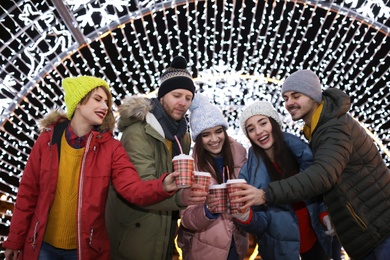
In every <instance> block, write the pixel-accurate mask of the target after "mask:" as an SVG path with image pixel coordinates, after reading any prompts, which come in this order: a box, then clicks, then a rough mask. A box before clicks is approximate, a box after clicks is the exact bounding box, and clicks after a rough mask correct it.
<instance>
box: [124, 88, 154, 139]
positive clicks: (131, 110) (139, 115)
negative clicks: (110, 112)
mask: <svg viewBox="0 0 390 260" xmlns="http://www.w3.org/2000/svg"><path fill="white" fill-rule="evenodd" d="M152 109H153V105H152V102H151V100H150V99H148V98H145V97H138V96H130V97H127V98H125V99H124V100H123V103H122V105H120V106H119V120H118V130H119V131H121V132H123V131H124V130H125V129H126V128H127V127H128V126H129V125H131V124H132V123H134V122H137V121H146V117H147V115H148V113H149V112H150V111H151V110H152Z"/></svg>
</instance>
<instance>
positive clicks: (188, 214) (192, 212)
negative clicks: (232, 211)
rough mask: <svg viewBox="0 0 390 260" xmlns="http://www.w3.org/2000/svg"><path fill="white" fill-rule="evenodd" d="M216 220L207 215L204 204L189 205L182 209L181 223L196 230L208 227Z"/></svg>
mask: <svg viewBox="0 0 390 260" xmlns="http://www.w3.org/2000/svg"><path fill="white" fill-rule="evenodd" d="M215 220H216V219H209V218H207V217H206V213H205V210H204V205H203V204H202V205H192V206H188V207H187V208H186V209H184V210H182V211H181V224H182V225H183V226H184V227H185V228H187V229H189V230H192V231H195V232H199V231H202V230H205V229H207V228H208V226H209V225H210V224H212V223H213V222H214V221H215Z"/></svg>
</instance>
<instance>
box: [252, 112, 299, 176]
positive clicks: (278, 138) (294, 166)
mask: <svg viewBox="0 0 390 260" xmlns="http://www.w3.org/2000/svg"><path fill="white" fill-rule="evenodd" d="M268 119H269V121H270V122H271V125H272V135H273V138H274V144H273V149H274V158H275V163H276V164H277V165H278V167H279V170H280V171H281V172H279V171H278V170H277V169H276V168H275V165H274V163H273V162H272V161H271V160H270V158H269V157H268V155H267V154H266V153H265V151H264V149H262V148H260V147H259V146H258V145H257V144H255V143H254V142H253V141H252V139H249V140H250V142H251V144H252V147H253V151H254V153H255V155H256V156H257V158H259V159H260V158H263V161H264V164H265V166H266V168H267V170H268V173H269V176H270V178H271V181H277V180H281V179H286V178H288V177H290V176H293V175H295V174H297V173H298V172H299V165H298V162H297V160H296V159H295V157H294V155H293V153H292V152H291V150H290V148H289V147H288V146H287V145H286V143H285V142H284V138H283V132H282V129H281V128H280V125H279V124H278V123H277V122H276V121H275V119H273V118H272V117H268ZM259 166H260V160H257V166H256V172H257V169H258V167H259Z"/></svg>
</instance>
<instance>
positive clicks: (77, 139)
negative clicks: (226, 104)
mask: <svg viewBox="0 0 390 260" xmlns="http://www.w3.org/2000/svg"><path fill="white" fill-rule="evenodd" d="M62 86H63V88H64V93H65V95H64V99H65V104H66V112H63V111H60V110H53V111H51V112H50V113H49V114H48V115H46V116H45V117H44V119H42V120H41V121H40V127H41V134H40V136H39V137H38V139H37V140H36V143H35V144H34V146H33V148H32V150H31V153H30V156H29V159H28V161H27V164H26V166H25V169H24V173H23V176H22V179H21V182H20V185H19V190H18V195H17V200H16V203H15V207H14V211H13V216H12V220H11V225H10V230H9V235H8V237H7V240H6V241H5V242H4V243H3V244H2V247H3V248H5V257H6V259H7V260H11V259H12V260H16V259H29V260H30V259H40V260H46V259H64V260H68V259H114V260H116V259H134V260H144V259H146V260H149V259H153V260H154V259H156V260H160V259H161V260H170V259H172V257H173V252H174V247H175V245H174V239H175V238H176V237H177V244H178V246H179V247H180V248H181V250H182V254H183V258H184V259H188V260H190V259H194V260H203V259H213V260H225V259H229V260H239V259H244V258H245V257H246V255H247V252H248V247H249V240H248V233H249V234H253V235H254V236H255V237H256V242H257V244H258V251H259V255H260V256H261V258H262V259H263V260H279V259H282V260H283V259H288V260H290V259H292V260H294V259H303V260H311V259H315V260H318V259H320V260H321V259H330V258H331V253H332V252H331V246H332V240H337V241H340V243H341V245H342V246H343V248H344V250H345V251H346V252H347V254H348V255H349V257H351V258H352V259H363V260H374V259H376V260H384V259H390V171H389V169H388V167H387V166H386V164H385V162H384V160H383V158H382V156H381V154H380V153H379V151H378V149H377V147H376V145H375V143H374V142H373V141H372V139H371V138H370V136H369V135H368V134H367V133H366V131H365V129H364V128H362V127H361V125H360V124H359V123H358V122H357V121H356V120H355V119H354V118H353V117H351V115H350V114H349V113H348V111H349V109H350V107H351V101H350V97H349V96H348V95H347V94H346V93H344V92H343V91H341V90H339V89H336V88H329V89H326V90H324V91H323V90H322V85H321V83H320V80H319V78H318V76H317V75H316V74H315V73H314V72H313V71H310V70H298V71H296V72H294V73H292V74H291V75H290V76H288V77H287V78H286V80H285V81H284V83H283V86H282V89H281V94H282V97H283V100H284V104H285V108H286V110H287V111H288V112H289V113H290V115H291V117H292V119H293V120H294V121H297V120H301V119H302V120H303V121H304V123H305V125H304V129H303V133H304V136H305V138H306V139H307V140H308V142H305V141H303V140H302V139H301V138H299V137H297V136H295V135H293V134H290V133H287V132H283V131H282V127H283V121H282V120H281V117H280V116H279V114H278V113H277V111H276V110H275V108H274V107H273V106H272V104H271V103H269V102H267V101H257V102H254V103H252V104H250V105H248V106H246V107H245V108H244V109H243V111H242V112H241V114H240V115H239V120H240V125H241V129H242V131H243V133H244V135H245V136H246V137H247V138H248V139H249V141H250V144H251V147H250V148H249V149H248V151H247V150H246V149H245V148H244V147H243V145H242V144H240V143H239V142H238V141H237V140H235V139H233V138H232V137H230V136H229V135H228V131H227V130H228V127H229V125H228V122H227V121H226V119H225V117H224V116H223V113H222V111H221V110H220V109H219V108H218V107H217V106H215V105H214V104H212V103H211V102H210V101H209V100H208V98H207V97H206V96H204V95H203V94H201V93H196V87H195V84H194V82H193V79H192V76H191V73H190V72H189V71H188V70H187V61H186V59H185V58H184V57H182V56H177V57H175V58H174V59H173V60H172V63H171V65H170V67H168V68H167V69H166V70H165V71H164V72H163V73H162V75H161V77H160V86H159V89H158V93H157V97H156V98H147V97H142V96H130V97H128V98H125V99H124V100H123V102H122V104H121V105H120V107H119V119H118V122H116V120H115V118H114V115H113V111H112V103H113V101H112V95H111V92H110V86H109V85H108V83H107V82H106V81H104V80H103V79H101V78H97V77H94V76H79V77H69V78H65V79H64V80H63V81H62ZM188 110H189V124H188V122H187V117H186V114H187V112H188ZM188 125H189V127H190V129H188ZM115 126H117V129H118V130H119V131H120V132H121V137H120V140H117V139H115V138H114V137H113V130H114V129H115ZM191 139H192V141H193V143H194V145H193V147H192V152H191V153H192V156H193V158H194V163H195V165H196V169H197V170H199V171H205V172H209V173H210V174H211V176H212V180H211V183H212V184H220V183H223V182H224V181H225V180H226V179H235V178H240V179H245V180H246V183H243V184H235V185H236V186H237V187H238V188H240V190H239V191H236V192H235V193H234V194H233V195H237V198H236V199H234V200H232V201H231V202H232V203H233V202H234V203H235V202H241V203H243V204H244V206H243V207H242V208H241V211H240V213H235V214H230V213H229V212H228V213H219V212H217V211H216V206H217V205H218V203H219V200H218V199H217V198H216V197H214V196H213V195H211V194H208V193H207V192H206V191H201V190H200V189H198V188H199V187H197V184H194V185H193V186H192V187H191V188H184V189H178V187H177V186H176V184H175V178H176V177H177V176H178V174H179V173H178V172H175V171H174V170H173V166H172V158H173V157H174V156H176V155H178V154H180V153H182V152H183V153H185V154H190V150H191V143H192V142H191ZM178 142H179V143H178ZM179 219H180V220H181V221H180V226H179V227H178V225H177V223H178V220H179Z"/></svg>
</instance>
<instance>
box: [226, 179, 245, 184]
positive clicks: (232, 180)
mask: <svg viewBox="0 0 390 260" xmlns="http://www.w3.org/2000/svg"><path fill="white" fill-rule="evenodd" d="M232 183H246V180H244V179H229V180H227V182H226V184H232Z"/></svg>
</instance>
